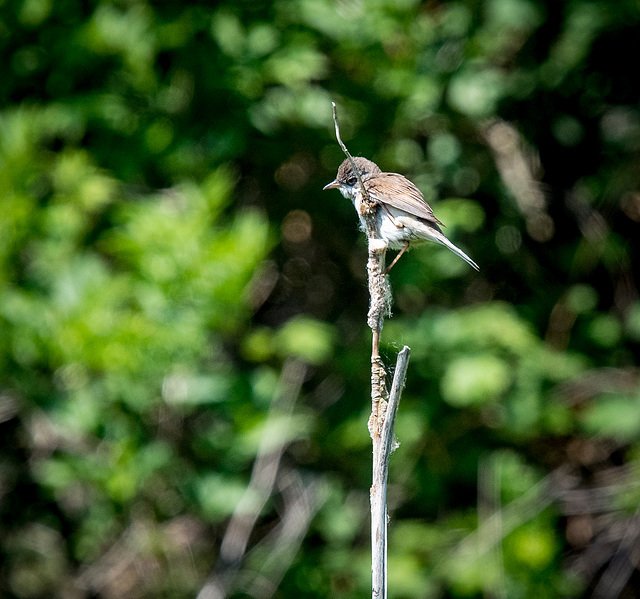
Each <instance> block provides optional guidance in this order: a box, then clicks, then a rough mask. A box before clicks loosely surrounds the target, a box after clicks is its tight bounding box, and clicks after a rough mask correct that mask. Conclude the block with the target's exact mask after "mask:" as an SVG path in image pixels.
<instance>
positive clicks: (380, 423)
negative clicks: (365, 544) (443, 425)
mask: <svg viewBox="0 0 640 599" xmlns="http://www.w3.org/2000/svg"><path fill="white" fill-rule="evenodd" d="M331 104H332V106H333V122H334V124H335V128H336V138H337V140H338V143H339V144H340V147H341V148H342V151H343V152H344V153H345V155H346V157H347V159H348V160H349V162H350V163H351V168H352V169H353V171H354V172H355V173H356V177H357V178H358V184H359V186H360V191H361V193H362V201H361V202H360V214H361V216H362V218H363V219H364V222H365V228H366V233H367V241H368V246H369V256H368V259H367V275H368V281H369V296H370V304H369V313H368V315H367V324H368V325H369V327H371V331H372V340H371V417H370V418H369V434H370V435H371V440H372V442H373V483H372V485H371V564H372V565H371V574H372V587H371V588H372V593H371V596H372V598H373V599H386V597H387V475H388V472H389V457H390V455H391V452H392V451H393V449H394V447H393V445H394V441H393V439H394V436H393V427H394V423H395V417H396V412H397V409H398V402H399V401H400V392H401V390H402V386H403V385H404V379H405V376H406V372H407V366H408V363H409V348H408V347H405V348H404V349H403V350H402V351H401V352H400V354H399V355H398V362H397V364H396V372H395V376H394V380H393V387H392V391H391V396H389V393H388V392H387V388H386V384H385V378H386V376H387V372H386V370H385V366H384V363H383V361H382V359H381V358H380V332H381V331H382V325H383V323H384V317H385V316H386V314H387V313H388V312H389V305H390V297H391V291H390V289H389V284H388V283H387V278H386V277H385V270H384V258H385V253H386V251H387V244H386V243H385V242H384V241H383V240H382V239H381V238H380V234H379V232H378V227H377V222H376V221H377V209H378V206H377V204H376V203H375V202H373V201H371V198H370V197H369V194H368V193H367V190H366V188H365V186H364V183H363V181H362V177H361V174H360V171H359V170H358V168H357V167H356V164H355V161H354V160H353V158H352V157H351V154H349V150H347V148H346V146H345V145H344V143H342V139H341V138H340V127H339V125H338V115H337V112H336V104H335V102H332V103H331ZM387 399H388V400H389V404H388V405H387Z"/></svg>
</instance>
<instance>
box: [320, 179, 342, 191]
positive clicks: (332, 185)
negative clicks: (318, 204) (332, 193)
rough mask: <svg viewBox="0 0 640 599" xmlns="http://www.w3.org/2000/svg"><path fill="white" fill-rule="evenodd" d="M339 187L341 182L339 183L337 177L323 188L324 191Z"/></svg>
mask: <svg viewBox="0 0 640 599" xmlns="http://www.w3.org/2000/svg"><path fill="white" fill-rule="evenodd" d="M338 187H340V183H338V180H337V179H334V180H333V181H331V183H327V184H326V185H325V186H324V187H323V188H322V191H324V190H325V189H337V188H338Z"/></svg>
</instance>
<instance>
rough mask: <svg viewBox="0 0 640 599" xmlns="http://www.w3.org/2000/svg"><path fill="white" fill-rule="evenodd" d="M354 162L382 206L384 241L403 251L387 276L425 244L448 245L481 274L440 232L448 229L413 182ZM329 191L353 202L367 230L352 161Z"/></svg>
mask: <svg viewBox="0 0 640 599" xmlns="http://www.w3.org/2000/svg"><path fill="white" fill-rule="evenodd" d="M353 161H354V163H355V166H356V168H357V169H358V171H359V173H360V177H361V178H362V183H363V184H364V186H365V188H366V190H367V192H368V193H369V197H370V199H371V200H372V201H373V202H374V203H375V204H377V205H378V207H377V214H376V224H377V228H378V234H379V236H380V238H381V239H382V240H383V241H384V242H385V243H386V244H387V247H389V248H391V249H393V250H400V252H399V253H398V254H397V255H396V257H395V258H394V260H393V262H391V264H390V265H389V266H388V267H387V269H386V270H385V274H386V273H388V272H389V271H390V270H391V268H392V267H393V265H394V264H395V263H396V262H397V261H398V260H399V259H400V256H402V254H403V253H404V252H405V251H406V250H407V249H408V248H409V246H410V245H411V244H413V245H415V244H419V243H424V242H425V241H435V242H436V243H439V244H441V245H444V246H445V247H447V248H449V249H450V250H451V251H452V252H453V253H454V254H456V255H457V256H460V258H462V259H463V260H464V261H465V262H467V263H468V264H469V265H471V266H472V267H473V268H475V269H476V270H480V267H479V266H478V265H477V264H476V263H475V262H474V261H473V260H472V259H471V258H469V256H467V255H466V254H465V253H464V252H463V251H462V250H461V249H460V248H458V247H456V246H455V245H454V244H453V243H451V242H450V241H449V240H448V239H447V238H446V237H445V235H444V233H443V232H442V229H441V228H440V226H444V225H443V224H442V223H441V222H440V221H439V220H438V219H437V218H436V217H435V216H434V214H433V210H431V206H429V204H427V202H426V201H425V199H424V196H423V195H422V193H421V191H420V190H419V189H418V188H417V187H416V186H415V185H414V184H413V183H412V182H411V181H409V179H407V178H406V177H405V176H404V175H400V174H398V173H385V172H383V171H382V170H381V169H380V167H379V166H378V165H377V164H376V163H375V162H372V161H371V160H367V159H366V158H362V157H360V156H358V157H355V158H354V159H353ZM326 189H338V190H339V191H340V193H341V194H342V195H343V196H344V197H345V198H347V199H349V200H351V201H352V202H353V205H354V207H355V209H356V211H357V213H358V216H359V218H360V224H361V227H362V229H363V230H364V229H365V220H364V217H363V216H362V214H361V212H360V205H361V203H362V190H361V188H360V184H359V183H358V178H357V176H356V173H355V172H354V170H353V167H352V165H351V162H350V160H349V159H348V158H347V159H346V160H344V162H343V163H342V164H341V165H340V167H339V168H338V174H337V175H336V178H335V179H334V180H333V181H331V183H328V184H327V185H325V186H324V187H323V190H326Z"/></svg>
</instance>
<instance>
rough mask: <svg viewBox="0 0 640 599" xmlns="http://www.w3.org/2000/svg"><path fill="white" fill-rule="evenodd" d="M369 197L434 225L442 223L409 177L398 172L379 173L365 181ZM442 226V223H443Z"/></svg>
mask: <svg viewBox="0 0 640 599" xmlns="http://www.w3.org/2000/svg"><path fill="white" fill-rule="evenodd" d="M364 185H365V187H366V188H367V191H368V192H369V194H370V195H371V199H373V200H375V201H376V202H378V203H379V204H388V205H389V206H393V207H394V208H397V209H398V210H403V211H404V212H408V213H409V214H412V215H413V216H417V217H418V218H422V219H424V220H426V221H429V222H431V223H435V224H436V225H442V223H441V222H440V221H439V220H438V219H437V218H436V217H435V216H434V215H433V210H431V206H429V204H427V203H426V202H425V201H424V197H423V195H422V192H421V191H420V190H419V189H418V188H417V187H416V186H415V185H414V184H413V183H411V181H409V179H407V178H406V177H404V176H403V175H399V174H398V173H380V174H377V175H375V176H374V177H372V178H371V179H369V180H368V181H366V182H365V184H364ZM443 226H444V225H443Z"/></svg>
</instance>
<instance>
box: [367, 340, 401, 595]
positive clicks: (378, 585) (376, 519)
mask: <svg viewBox="0 0 640 599" xmlns="http://www.w3.org/2000/svg"><path fill="white" fill-rule="evenodd" d="M409 354H410V349H409V348H408V347H407V346H406V345H405V346H404V347H403V348H402V351H401V352H400V353H399V354H398V359H397V361H396V371H395V374H394V376H393V383H392V386H391V394H390V395H389V404H388V406H387V411H386V414H385V418H384V424H383V425H382V432H381V434H380V436H378V437H374V439H373V484H372V485H371V547H372V548H373V552H372V556H371V558H372V559H371V588H372V591H373V592H372V597H374V598H385V599H386V596H387V521H388V515H387V478H388V474H389V458H390V457H391V452H392V451H393V450H394V449H395V448H396V447H397V442H396V440H395V436H394V434H393V428H394V424H395V421H396V414H397V412H398V405H399V403H400V394H401V392H402V387H403V386H404V381H405V378H406V375H407V368H408V366H409Z"/></svg>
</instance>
